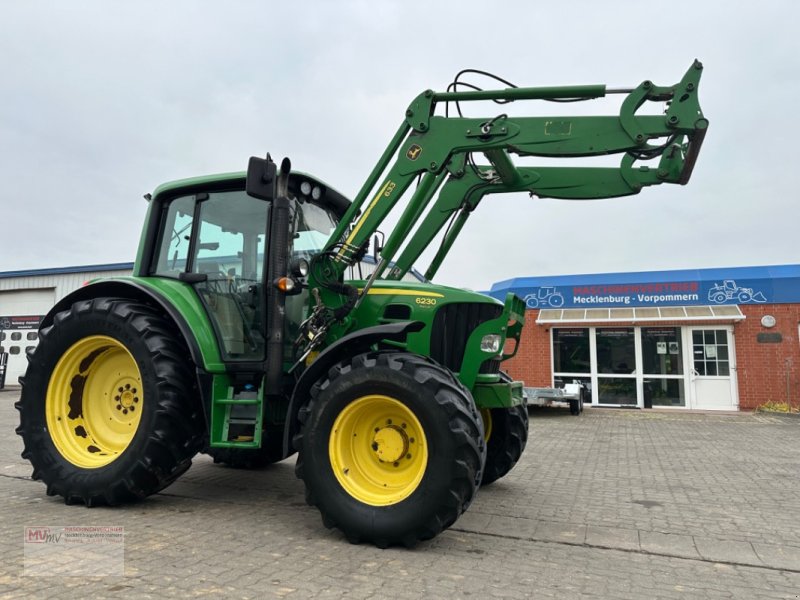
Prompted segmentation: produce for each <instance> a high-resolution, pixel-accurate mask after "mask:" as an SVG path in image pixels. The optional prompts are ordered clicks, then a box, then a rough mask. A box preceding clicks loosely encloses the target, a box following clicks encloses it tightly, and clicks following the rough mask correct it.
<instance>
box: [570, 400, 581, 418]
mask: <svg viewBox="0 0 800 600" xmlns="http://www.w3.org/2000/svg"><path fill="white" fill-rule="evenodd" d="M569 414H571V415H576V416H577V415H579V414H581V405H580V400H578V399H575V400H570V401H569Z"/></svg>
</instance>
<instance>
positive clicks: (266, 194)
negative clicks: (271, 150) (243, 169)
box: [245, 154, 278, 200]
mask: <svg viewBox="0 0 800 600" xmlns="http://www.w3.org/2000/svg"><path fill="white" fill-rule="evenodd" d="M245 190H246V191H247V194H248V195H249V196H252V197H253V198H259V199H260V200H273V199H274V198H275V197H276V196H277V195H278V194H277V190H278V166H277V165H276V164H275V163H274V162H273V160H272V157H271V156H270V155H269V154H267V158H258V157H257V156H251V157H250V162H249V163H247V182H246V184H245Z"/></svg>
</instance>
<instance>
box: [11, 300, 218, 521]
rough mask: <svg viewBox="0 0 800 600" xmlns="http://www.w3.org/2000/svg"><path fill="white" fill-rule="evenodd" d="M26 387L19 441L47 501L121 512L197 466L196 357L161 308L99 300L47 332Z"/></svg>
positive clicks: (76, 308) (62, 316)
mask: <svg viewBox="0 0 800 600" xmlns="http://www.w3.org/2000/svg"><path fill="white" fill-rule="evenodd" d="M39 339H40V341H39V345H38V347H37V348H36V350H35V351H34V352H33V353H32V354H31V355H30V356H29V361H30V364H29V366H28V371H27V374H26V375H25V377H24V378H23V380H22V381H23V388H22V395H21V398H20V401H19V402H18V403H17V404H16V405H15V406H16V408H17V409H18V410H19V412H20V426H19V427H18V428H17V433H18V434H19V435H20V436H22V439H23V442H24V445H25V449H24V450H23V452H22V457H23V458H26V459H28V460H30V462H31V464H32V465H33V475H32V477H33V479H38V480H41V481H43V482H44V483H45V484H46V485H47V494H48V495H50V496H53V495H60V496H62V497H63V498H64V500H65V502H66V503H67V504H73V503H83V504H86V505H87V506H94V505H98V504H109V505H114V504H120V503H122V502H127V501H132V500H137V499H140V498H144V497H145V496H148V495H150V494H153V493H155V492H158V491H159V490H161V489H163V488H165V487H166V486H168V485H169V484H170V483H172V482H173V481H174V480H175V479H177V478H178V476H179V475H181V474H182V473H183V472H184V471H186V470H187V469H188V468H189V466H190V465H191V458H192V456H194V455H195V454H196V453H197V451H198V450H199V448H200V445H201V441H202V435H201V432H202V413H201V412H200V410H199V403H198V402H197V401H196V400H195V398H196V389H195V385H194V377H193V374H192V368H191V364H190V363H188V362H187V360H186V356H187V355H188V350H187V349H186V347H185V345H184V344H183V342H182V341H181V340H180V337H179V334H178V333H177V332H176V331H175V330H174V329H173V327H172V326H171V324H170V323H169V322H168V321H166V320H165V319H164V318H163V317H162V316H160V315H159V314H158V313H157V312H156V311H154V310H153V309H152V308H150V307H148V306H146V305H143V304H139V303H136V302H132V301H129V300H124V299H113V298H97V299H94V300H85V301H81V302H77V303H75V304H73V305H72V307H71V308H70V309H69V310H66V311H64V312H61V313H58V314H57V315H56V316H55V319H54V321H53V325H52V326H50V327H46V328H44V329H43V330H42V331H41V332H40V337H39Z"/></svg>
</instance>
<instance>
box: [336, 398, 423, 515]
mask: <svg viewBox="0 0 800 600" xmlns="http://www.w3.org/2000/svg"><path fill="white" fill-rule="evenodd" d="M328 452H329V456H330V460H331V466H332V468H333V472H334V474H335V475H336V479H337V480H338V481H339V483H340V484H341V486H342V487H343V488H344V489H345V491H347V493H348V494H350V495H351V496H352V497H353V498H355V499H357V500H359V501H361V502H363V503H364V504H369V505H371V506H388V505H390V504H396V503H397V502H400V501H401V500H404V499H405V498H408V497H409V496H410V495H411V494H412V493H413V492H414V490H416V489H417V487H418V486H419V483H420V481H422V477H423V475H425V469H426V467H427V465H428V444H427V440H426V438H425V433H424V431H423V429H422V425H420V422H419V421H418V420H417V417H416V416H415V415H414V413H413V412H412V411H411V410H410V409H409V408H408V407H407V406H406V405H405V404H403V403H402V402H399V401H398V400H395V399H394V398H391V397H389V396H381V395H371V396H364V397H362V398H359V399H357V400H354V401H353V402H351V403H350V404H348V405H347V406H346V407H345V408H344V410H342V412H341V413H339V416H338V417H337V418H336V421H335V422H334V424H333V430H332V431H331V436H330V440H329V444H328Z"/></svg>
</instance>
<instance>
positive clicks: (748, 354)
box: [489, 265, 800, 410]
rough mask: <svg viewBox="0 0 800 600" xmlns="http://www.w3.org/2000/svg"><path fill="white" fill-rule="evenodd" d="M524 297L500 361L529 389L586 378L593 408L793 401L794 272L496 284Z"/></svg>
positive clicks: (778, 269) (797, 270)
mask: <svg viewBox="0 0 800 600" xmlns="http://www.w3.org/2000/svg"><path fill="white" fill-rule="evenodd" d="M507 292H514V293H516V294H517V295H518V296H520V297H521V298H524V299H525V300H526V304H527V306H528V311H527V314H526V323H527V326H526V327H525V328H524V330H523V334H522V339H521V341H520V348H519V350H518V352H517V355H516V356H515V357H514V358H513V359H511V360H510V361H508V362H507V363H505V365H506V368H507V369H508V371H509V373H510V374H511V375H512V376H513V377H514V378H515V379H521V380H523V381H524V382H525V385H526V386H528V387H553V386H558V385H560V384H562V383H568V382H572V381H581V382H583V383H585V384H586V385H587V386H588V388H589V389H590V390H591V402H592V404H593V405H596V406H633V407H639V408H650V407H673V408H694V409H708V410H715V409H716V410H738V409H742V410H749V409H753V408H756V407H757V406H759V405H760V404H763V403H765V402H769V401H773V402H787V401H788V402H790V403H792V404H793V405H794V406H795V407H797V406H798V405H800V341H799V338H800V265H783V266H768V267H737V268H727V269H724V268H723V269H699V270H682V271H653V272H640V273H611V274H598V275H567V276H554V277H528V278H517V279H511V280H507V281H501V282H498V283H496V284H494V285H493V286H492V289H491V291H490V292H489V293H490V294H491V295H493V296H495V297H498V298H503V297H504V296H505V294H506V293H507Z"/></svg>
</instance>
